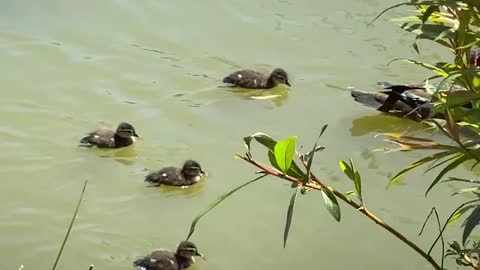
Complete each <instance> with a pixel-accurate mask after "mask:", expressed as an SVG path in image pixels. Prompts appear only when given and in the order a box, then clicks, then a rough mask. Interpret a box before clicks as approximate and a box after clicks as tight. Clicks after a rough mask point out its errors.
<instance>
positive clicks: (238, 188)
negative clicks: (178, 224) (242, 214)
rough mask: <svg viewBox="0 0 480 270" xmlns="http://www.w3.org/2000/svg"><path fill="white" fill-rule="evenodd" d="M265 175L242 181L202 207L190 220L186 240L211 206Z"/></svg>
mask: <svg viewBox="0 0 480 270" xmlns="http://www.w3.org/2000/svg"><path fill="white" fill-rule="evenodd" d="M265 176H267V174H264V175H261V176H259V177H257V178H255V179H252V180H250V181H248V182H246V183H243V184H241V185H240V186H238V187H236V188H234V189H232V190H230V191H229V192H226V193H224V194H222V195H221V196H220V197H218V198H217V199H216V200H215V201H214V202H213V203H211V204H210V205H209V206H208V207H207V208H206V209H204V210H203V211H202V212H200V214H198V215H197V216H196V217H195V218H194V219H193V221H192V224H191V225H190V232H189V233H188V236H187V240H188V239H189V238H190V236H192V234H193V232H194V231H195V226H196V225H197V222H198V221H199V220H200V219H201V218H202V217H203V216H205V215H206V214H207V213H208V212H210V210H212V209H213V208H215V207H216V206H217V205H219V204H220V203H221V202H223V201H224V200H225V199H227V198H228V197H230V195H232V194H233V193H235V192H237V191H239V190H240V189H242V188H244V187H245V186H247V185H250V184H252V183H254V182H256V181H258V180H260V179H262V178H263V177H265Z"/></svg>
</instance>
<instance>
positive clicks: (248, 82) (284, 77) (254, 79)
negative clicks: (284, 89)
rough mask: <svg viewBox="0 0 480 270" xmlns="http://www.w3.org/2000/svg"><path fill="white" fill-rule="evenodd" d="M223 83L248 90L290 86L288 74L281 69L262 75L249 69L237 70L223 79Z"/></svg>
mask: <svg viewBox="0 0 480 270" xmlns="http://www.w3.org/2000/svg"><path fill="white" fill-rule="evenodd" d="M223 82H224V83H228V84H231V85H233V86H239V87H242V88H250V89H269V88H273V87H276V86H277V85H279V84H286V85H288V86H290V82H289V81H288V74H287V72H286V71H285V70H283V69H281V68H276V69H274V70H273V71H272V73H270V74H262V73H260V72H257V71H254V70H249V69H244V70H239V71H236V72H234V73H232V74H230V75H228V76H227V77H225V78H224V79H223Z"/></svg>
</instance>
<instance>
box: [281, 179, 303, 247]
mask: <svg viewBox="0 0 480 270" xmlns="http://www.w3.org/2000/svg"><path fill="white" fill-rule="evenodd" d="M300 187H301V186H298V187H297V188H296V189H295V192H294V193H293V195H292V197H291V198H290V203H289V205H288V210H287V221H286V222H285V231H284V232H283V248H285V246H286V245H287V239H288V232H289V231H290V225H291V224H292V217H293V207H294V206H295V200H296V199H297V195H298V191H299V190H300Z"/></svg>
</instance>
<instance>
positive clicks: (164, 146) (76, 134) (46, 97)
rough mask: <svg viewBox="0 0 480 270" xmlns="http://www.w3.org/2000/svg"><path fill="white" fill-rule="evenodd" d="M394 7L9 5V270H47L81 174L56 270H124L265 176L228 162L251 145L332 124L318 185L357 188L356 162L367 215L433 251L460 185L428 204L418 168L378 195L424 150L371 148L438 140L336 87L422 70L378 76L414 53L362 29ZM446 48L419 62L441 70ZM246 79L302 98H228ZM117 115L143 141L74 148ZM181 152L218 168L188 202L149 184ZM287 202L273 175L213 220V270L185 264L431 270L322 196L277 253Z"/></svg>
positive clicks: (308, 135) (3, 193)
mask: <svg viewBox="0 0 480 270" xmlns="http://www.w3.org/2000/svg"><path fill="white" fill-rule="evenodd" d="M396 2H397V1H395V0H389V1H375V0H361V1H358V0H355V1H354V0H350V1H329V2H326V1H306V0H303V1H289V0H280V1H273V0H266V1H250V0H247V1H245V0H243V1H228V2H227V1H214V0H205V1H153V0H141V1H126V0H117V1H115V0H108V1H92V0H89V1H67V0H48V1H33V0H20V1H2V2H1V3H0V70H1V71H2V82H1V84H0V87H1V93H2V98H1V99H0V119H1V120H2V121H1V122H2V125H1V126H0V139H1V140H2V142H3V143H2V151H1V152H0V162H1V164H2V166H1V167H0V176H1V179H2V188H1V189H0V213H1V214H0V239H2V241H1V244H0V254H2V256H1V258H2V259H1V260H0V268H2V269H18V266H19V265H21V264H23V265H25V269H27V270H28V269H48V268H49V267H51V265H52V263H53V261H54V258H55V256H56V253H57V251H58V249H59V246H60V243H61V241H62V239H63V237H64V234H65V230H66V228H67V226H68V222H69V220H70V218H71V215H72V213H73V209H74V207H75V203H76V200H77V198H78V195H79V193H80V191H81V186H82V184H83V181H84V180H85V179H88V180H89V183H88V188H87V192H86V195H85V200H84V202H83V204H82V207H81V209H80V213H79V216H78V219H77V221H76V223H75V226H74V229H73V231H72V234H71V237H70V239H69V242H68V243H67V246H66V249H65V252H64V255H63V257H62V259H61V261H60V265H59V268H58V269H71V270H73V269H79V270H85V269H88V266H89V265H90V264H94V265H95V266H96V269H131V262H132V261H133V260H134V259H135V258H136V257H138V256H140V255H143V254H146V253H148V252H149V251H150V250H152V249H154V248H157V247H167V248H173V247H175V245H176V244H177V243H178V242H179V241H180V240H182V239H184V238H185V236H186V234H187V232H188V229H189V224H190V222H191V220H192V218H193V217H194V216H195V215H196V214H197V213H198V212H199V211H201V210H202V209H203V208H204V207H206V206H207V205H208V204H209V203H210V202H212V201H213V200H214V199H215V198H216V197H217V196H219V195H220V194H222V193H223V192H225V191H227V190H228V189H230V188H233V187H235V186H237V185H239V184H241V183H243V182H245V181H247V180H249V179H252V178H253V177H255V175H254V172H255V171H256V170H255V168H252V167H250V166H248V165H247V164H244V163H242V162H241V161H238V160H234V154H235V153H236V152H242V151H244V147H243V142H242V138H243V137H244V136H246V135H249V134H252V133H254V132H257V131H263V132H266V133H268V134H271V135H272V136H274V137H276V138H283V137H287V136H290V135H297V136H298V137H299V143H300V144H302V145H305V146H306V147H307V146H308V148H309V147H310V145H311V144H312V143H313V142H314V139H315V138H316V136H317V134H318V132H319V131H320V129H321V127H322V125H323V124H325V123H328V124H329V128H328V130H327V133H326V134H325V135H324V137H323V139H322V140H321V143H322V144H324V145H325V146H326V147H327V149H326V150H325V151H324V152H322V153H321V154H319V155H318V156H317V157H316V160H315V161H314V167H315V173H316V174H317V175H318V176H319V177H320V178H322V179H324V181H326V182H328V183H331V184H332V185H333V186H335V187H337V188H338V189H340V190H343V191H347V190H350V189H351V188H352V185H351V183H350V182H349V180H348V179H346V178H345V177H344V176H343V175H342V173H341V172H340V170H339V169H338V160H340V159H347V158H349V157H351V158H352V159H353V160H354V161H355V162H356V164H357V166H358V168H359V169H360V170H361V172H362V176H363V179H364V193H365V196H366V198H367V203H368V207H369V208H370V209H371V210H372V211H374V212H376V213H378V214H379V215H380V216H381V217H382V218H384V219H385V221H386V222H389V223H390V224H392V225H393V226H395V227H396V228H398V229H399V230H400V231H402V232H403V233H405V234H406V235H407V236H409V237H411V238H412V239H414V240H415V241H416V242H418V243H419V245H421V246H422V247H425V248H428V246H429V245H430V244H431V242H432V241H433V235H434V234H435V232H436V229H435V227H433V226H432V227H430V228H429V229H428V230H427V232H426V235H424V236H421V237H419V236H417V233H418V230H419V229H420V227H421V224H422V223H423V219H424V217H425V215H426V214H427V213H428V212H429V210H430V208H431V207H432V206H437V207H438V208H439V209H441V213H442V216H443V217H445V216H446V215H447V214H448V213H449V212H448V211H450V210H451V209H453V208H454V205H453V204H452V203H456V202H458V201H459V200H461V198H450V197H448V194H449V193H450V192H451V191H452V190H453V187H447V188H444V189H437V190H435V191H434V192H432V194H431V195H430V196H429V197H428V198H425V197H424V191H425V189H426V187H428V185H429V183H430V181H431V179H432V176H431V175H423V174H421V173H420V172H418V173H414V174H412V175H410V176H409V177H408V179H405V181H403V182H402V183H401V185H397V186H395V187H392V188H390V189H388V190H386V189H385V187H386V184H387V182H388V179H389V177H391V176H393V175H394V174H395V173H396V172H397V171H399V170H400V169H401V168H403V167H404V166H406V165H408V164H409V163H411V162H413V161H414V160H415V159H417V158H419V157H420V156H421V155H422V154H420V153H410V154H389V155H387V156H385V154H383V153H379V152H373V151H372V150H374V149H377V148H382V147H384V145H385V144H384V142H383V141H382V139H381V138H374V136H375V135H376V134H377V133H379V132H392V131H397V132H401V131H405V130H408V131H411V132H413V133H414V134H417V135H426V136H434V137H435V138H438V139H442V138H441V137H440V136H439V135H437V134H433V135H430V134H432V133H425V132H423V131H422V128H423V127H422V126H420V125H419V124H417V123H413V122H411V121H408V120H399V119H395V118H392V117H389V116H384V115H378V114H377V113H376V112H375V111H373V110H371V109H369V108H365V107H362V106H360V105H358V104H354V102H353V101H352V100H351V98H350V96H349V93H348V91H345V90H342V89H345V88H346V87H347V86H351V85H354V86H357V87H360V88H364V89H368V90H375V89H376V82H377V81H382V80H387V81H392V82H394V83H403V82H417V81H420V80H421V79H423V78H425V77H427V76H428V75H429V74H428V73H426V72H425V71H424V70H421V69H418V68H416V67H413V66H411V65H407V64H401V63H399V62H397V63H394V64H392V65H390V66H387V65H386V64H387V63H388V62H389V61H390V60H392V59H394V58H398V57H417V56H416V55H415V52H414V51H413V49H412V48H411V46H410V45H411V42H412V41H413V37H412V36H411V35H407V34H405V33H403V32H402V31H401V30H399V29H397V28H396V27H395V26H394V25H392V24H390V23H388V22H386V21H385V19H380V20H379V21H378V22H377V23H375V24H374V25H372V26H370V27H367V23H368V22H369V21H370V20H371V19H372V18H373V17H374V16H375V15H376V14H378V12H379V11H380V10H381V9H382V8H384V7H386V6H388V5H389V4H393V3H396ZM422 46H425V48H426V47H428V46H430V44H428V43H422V44H421V47H422ZM444 53H445V52H436V51H435V52H426V51H425V55H424V56H423V57H424V58H425V59H427V60H432V61H433V60H436V61H438V60H440V59H442V58H444V57H445V55H447V54H444ZM238 67H242V68H243V67H253V68H257V69H260V70H270V69H272V68H274V67H283V68H285V69H286V70H287V71H288V72H289V73H290V74H291V77H292V78H291V81H292V85H293V86H292V88H291V89H290V90H287V89H286V88H283V87H280V88H277V89H274V90H271V91H268V95H280V97H278V98H276V99H273V100H255V99H251V96H252V95H261V93H258V92H252V91H247V92H238V91H231V90H229V89H226V88H222V87H220V86H221V78H223V76H225V75H227V74H229V73H230V72H232V71H234V70H236V69H238ZM121 121H128V122H130V123H132V124H134V126H135V127H136V129H137V131H138V133H140V134H141V135H142V136H143V138H144V140H143V141H140V142H139V143H138V144H137V145H136V146H135V147H133V148H127V149H122V150H118V151H109V152H105V151H92V150H89V149H84V148H78V147H76V145H77V142H78V140H79V139H80V138H81V137H82V136H83V135H84V134H85V133H86V132H88V131H91V130H93V129H96V128H99V127H115V126H116V125H117V124H118V123H119V122H121ZM255 153H256V155H258V156H259V157H261V156H262V155H263V154H264V151H257V152H255ZM189 158H194V159H197V160H199V161H200V162H201V163H202V165H203V166H204V168H205V169H206V170H207V171H208V172H209V177H208V180H207V181H206V182H204V183H201V184H198V185H197V186H194V187H191V188H189V189H186V190H178V189H165V188H148V187H146V185H145V184H144V183H143V178H144V176H145V175H146V174H147V173H148V172H149V171H150V170H155V169H158V168H160V167H162V166H167V165H180V164H181V163H182V162H183V161H184V160H185V159H189ZM262 159H263V160H265V159H264V158H263V157H262ZM457 175H458V176H468V174H467V173H466V172H464V171H462V170H459V172H458V173H457ZM292 192H293V190H292V189H290V188H289V185H288V184H287V183H284V182H282V181H280V180H278V179H273V178H272V179H265V180H264V181H261V182H258V183H256V184H254V185H253V186H250V187H248V188H246V189H245V190H243V191H241V192H239V193H237V194H236V195H235V196H234V197H232V198H231V199H229V200H228V201H226V202H225V203H224V204H223V205H221V206H220V207H219V208H217V209H216V210H214V211H213V212H211V214H210V215H208V216H207V217H206V218H205V219H203V220H201V221H200V223H199V224H198V227H197V231H196V233H195V235H194V236H193V238H192V240H193V241H194V242H196V243H197V244H198V246H199V248H200V251H201V252H203V253H205V254H206V255H207V258H208V261H201V262H200V263H198V264H196V265H195V266H194V267H193V269H231V270H233V269H252V270H253V269H278V270H283V269H285V270H286V269H317V268H322V269H351V268H356V269H430V266H429V265H427V264H426V262H425V261H423V260H422V259H421V258H420V257H419V256H417V255H416V254H415V253H413V252H412V251H411V250H410V249H409V248H408V247H406V246H405V245H404V244H402V243H400V242H399V241H397V240H396V239H394V238H393V237H392V236H391V235H389V234H387V233H386V232H384V231H382V230H380V229H379V228H377V227H376V226H375V225H374V224H373V223H372V222H371V221H369V220H366V219H365V218H364V217H363V216H360V215H359V214H358V213H356V212H355V210H352V209H349V208H347V207H346V206H345V205H342V210H343V212H342V215H343V216H342V222H341V223H337V222H336V221H334V219H333V218H331V217H330V216H329V214H328V213H327V211H326V210H325V208H324V206H323V204H322V198H321V196H320V194H316V193H315V192H311V193H309V194H308V195H306V196H300V197H299V200H298V201H297V204H296V210H295V220H294V222H293V225H292V229H291V232H290V239H289V241H288V245H287V248H286V249H283V248H282V236H283V226H284V222H285V213H286V208H287V206H288V201H289V199H290V195H291V193H292ZM448 234H449V235H450V236H458V235H459V231H458V229H457V228H454V229H452V230H451V231H449V233H448ZM450 266H452V265H450Z"/></svg>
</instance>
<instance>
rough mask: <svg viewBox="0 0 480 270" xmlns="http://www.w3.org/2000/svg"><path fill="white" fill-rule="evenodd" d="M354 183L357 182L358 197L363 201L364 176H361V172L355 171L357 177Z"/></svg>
mask: <svg viewBox="0 0 480 270" xmlns="http://www.w3.org/2000/svg"><path fill="white" fill-rule="evenodd" d="M353 179H354V180H353V183H354V184H355V189H356V190H357V194H358V198H359V199H360V200H361V201H363V199H362V178H361V177H360V173H359V172H358V171H355V177H354V178H353Z"/></svg>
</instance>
